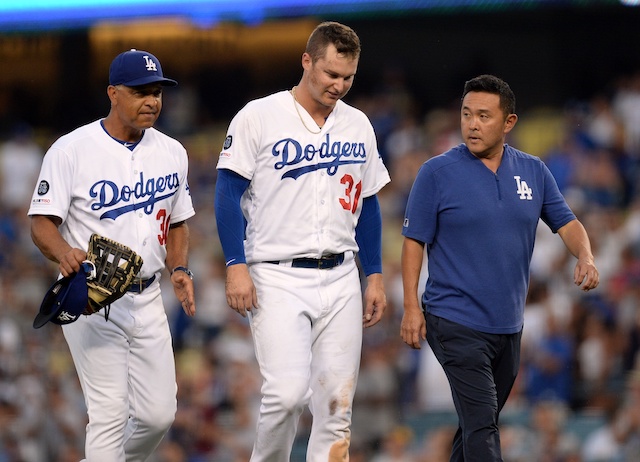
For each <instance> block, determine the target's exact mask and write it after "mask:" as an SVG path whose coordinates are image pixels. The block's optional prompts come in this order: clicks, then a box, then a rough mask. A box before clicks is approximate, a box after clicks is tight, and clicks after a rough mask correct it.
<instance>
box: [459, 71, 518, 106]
mask: <svg viewBox="0 0 640 462" xmlns="http://www.w3.org/2000/svg"><path fill="white" fill-rule="evenodd" d="M470 91H477V92H484V93H492V94H494V95H498V96H499V97H500V109H502V112H504V115H505V117H506V116H508V115H509V114H515V112H516V96H515V95H514V94H513V91H512V90H511V87H509V84H508V83H507V82H505V81H504V80H502V79H499V78H498V77H496V76H495V75H489V74H484V75H479V76H478V77H475V78H473V79H471V80H467V81H466V82H465V84H464V91H463V92H462V99H464V97H465V96H467V93H469V92H470Z"/></svg>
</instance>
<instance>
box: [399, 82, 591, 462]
mask: <svg viewBox="0 0 640 462" xmlns="http://www.w3.org/2000/svg"><path fill="white" fill-rule="evenodd" d="M460 120H461V132H462V137H463V139H464V144H461V145H459V146H456V147H455V148H453V149H451V150H449V151H447V152H445V153H444V154H442V155H439V156H436V157H434V158H432V159H430V160H428V161H427V162H425V163H424V165H422V167H421V169H420V171H419V172H418V175H417V177H416V180H415V182H414V184H413V187H412V190H411V194H410V196H409V200H408V203H407V209H406V214H405V219H404V224H403V228H402V234H403V235H404V237H405V239H404V243H403V248H402V279H403V287H404V316H403V318H402V325H401V336H402V339H403V340H404V342H405V343H406V344H408V345H409V346H411V347H412V348H420V343H421V340H425V339H426V340H427V341H428V343H429V345H430V346H431V348H432V350H433V352H434V354H435V355H436V357H437V358H438V361H439V362H440V364H441V365H442V366H443V368H444V371H445V373H446V375H447V378H448V380H449V384H450V386H451V392H452V396H453V401H454V403H455V406H456V411H457V413H458V419H459V427H458V430H457V432H456V434H455V437H454V440H453V449H452V454H451V459H450V460H451V461H465V462H469V461H481V462H490V461H501V460H502V456H501V452H500V434H499V430H498V416H499V413H500V410H501V409H502V407H503V406H504V404H505V402H506V401H507V398H508V396H509V393H510V392H511V388H512V386H513V383H514V381H515V379H516V375H517V372H518V368H519V363H520V338H521V335H522V327H523V317H524V305H525V298H526V295H527V289H528V283H529V268H530V263H531V255H532V253H533V246H534V241H535V234H536V227H537V225H538V221H539V219H542V220H543V221H544V222H545V223H546V224H547V225H548V226H549V227H550V228H551V230H552V231H553V232H554V233H558V234H559V235H560V237H561V238H562V240H563V242H564V244H565V245H566V247H567V249H568V250H569V251H570V252H571V253H572V254H573V255H574V256H575V257H576V258H577V263H576V267H575V271H574V282H575V284H576V285H577V286H581V288H582V290H585V291H588V290H591V289H594V288H595V287H597V285H598V281H599V275H598V270H597V269H596V266H595V263H594V258H593V254H592V252H591V244H590V241H589V237H588V235H587V232H586V231H585V228H584V226H583V225H582V224H581V223H580V221H579V220H578V219H576V216H575V215H574V214H573V212H572V211H571V209H570V208H569V206H568V205H567V203H566V201H565V200H564V198H563V197H562V195H561V194H560V191H559V190H558V187H557V185H556V182H555V180H554V178H553V176H552V175H551V173H550V171H549V169H548V168H547V167H546V166H545V165H544V163H543V162H542V161H541V160H540V159H539V158H537V157H533V156H531V155H529V154H526V153H524V152H521V151H518V150H516V149H514V148H513V147H511V146H509V145H507V144H505V138H506V135H507V133H509V132H510V131H511V129H512V128H513V127H514V126H515V124H516V122H517V120H518V116H517V115H516V114H515V96H514V94H513V92H512V91H511V88H510V87H509V85H508V84H507V83H506V82H504V81H502V80H501V79H499V78H497V77H495V76H492V75H481V76H479V77H476V78H474V79H472V80H469V81H468V82H466V83H465V86H464V91H463V96H462V108H461V112H460ZM425 245H426V248H427V254H428V270H429V277H428V280H427V284H426V288H425V291H424V294H423V296H422V303H420V301H419V300H418V280H419V277H420V269H421V267H422V260H423V254H424V249H425Z"/></svg>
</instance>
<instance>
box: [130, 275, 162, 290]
mask: <svg viewBox="0 0 640 462" xmlns="http://www.w3.org/2000/svg"><path fill="white" fill-rule="evenodd" d="M155 280H156V275H155V274H154V275H153V276H151V277H150V278H149V279H141V278H135V279H134V280H133V284H131V287H129V289H128V292H133V293H136V294H139V293H142V291H143V290H144V289H146V288H147V287H149V286H150V285H151V283H152V282H153V281H155Z"/></svg>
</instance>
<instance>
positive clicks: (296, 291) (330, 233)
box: [215, 22, 390, 462]
mask: <svg viewBox="0 0 640 462" xmlns="http://www.w3.org/2000/svg"><path fill="white" fill-rule="evenodd" d="M359 56H360V41H359V39H358V36H357V35H356V34H355V32H354V31H353V30H352V29H351V28H349V27H347V26H344V25H342V24H339V23H335V22H326V23H322V24H320V25H319V26H318V27H317V28H316V29H315V30H314V32H313V33H312V34H311V36H310V37H309V41H308V43H307V47H306V50H305V52H304V54H303V55H302V67H303V75H302V78H301V80H300V82H299V83H298V85H296V86H295V87H293V89H291V90H290V91H281V92H278V93H275V94H272V95H270V96H267V97H265V98H261V99H257V100H254V101H252V102H250V103H248V104H247V105H246V106H245V107H244V108H243V109H242V110H240V111H239V113H238V114H237V115H236V116H235V117H234V118H233V120H232V121H231V124H230V126H229V130H228V133H227V137H226V140H225V144H224V147H223V150H222V152H221V154H220V158H219V161H218V165H217V169H218V180H217V183H216V198H215V210H216V219H217V223H218V233H219V237H220V241H221V244H222V247H223V251H224V254H225V258H226V260H227V276H226V277H227V281H226V294H227V302H228V304H229V305H230V306H231V308H233V309H234V310H236V311H238V312H239V313H240V314H242V315H243V316H246V315H248V316H249V319H250V326H251V332H252V335H253V340H254V346H255V353H256V357H257V360H258V363H259V366H260V370H261V373H262V377H263V385H262V395H263V396H262V403H261V407H260V416H259V420H258V423H257V433H256V440H255V442H254V446H253V453H252V456H251V461H252V462H258V461H261V462H262V461H268V462H285V461H288V460H289V457H290V454H291V449H292V446H293V442H294V438H295V436H296V430H297V424H298V418H299V416H300V414H301V413H302V411H303V409H304V407H305V406H306V405H308V406H309V409H310V411H311V413H312V414H313V425H312V429H311V435H310V438H309V443H308V449H307V461H310V462H311V461H323V462H326V461H327V460H336V461H337V460H348V457H349V444H350V439H351V433H350V425H351V409H352V401H353V396H354V392H355V388H356V382H357V378H358V369H359V365H360V353H361V349H362V327H363V325H364V327H370V326H373V325H374V324H376V323H377V322H378V321H379V320H380V318H381V316H382V314H383V312H384V310H385V307H386V297H385V292H384V285H383V281H382V274H381V273H382V261H381V229H382V220H381V215H380V208H379V204H378V200H377V197H376V194H377V193H378V191H380V189H381V188H382V187H383V186H384V185H385V184H387V183H388V182H389V181H390V180H389V174H388V172H387V170H386V168H385V166H384V165H383V163H382V160H381V158H380V155H379V153H378V149H377V145H376V138H375V134H374V131H373V127H372V126H371V123H370V122H369V120H368V119H367V117H366V116H365V115H364V114H363V113H362V112H361V111H359V110H357V109H355V108H353V107H351V106H349V105H347V104H345V103H344V102H343V101H341V98H342V97H344V96H345V95H346V93H347V92H348V91H349V89H350V87H351V85H352V83H353V79H354V76H355V74H356V70H357V66H358V61H359ZM245 220H246V227H245ZM245 237H246V239H245ZM356 256H358V257H359V260H360V263H361V266H362V269H363V272H364V273H365V275H366V276H367V288H366V291H365V295H364V301H365V306H364V309H363V297H362V290H361V282H360V278H359V270H358V267H357V265H356Z"/></svg>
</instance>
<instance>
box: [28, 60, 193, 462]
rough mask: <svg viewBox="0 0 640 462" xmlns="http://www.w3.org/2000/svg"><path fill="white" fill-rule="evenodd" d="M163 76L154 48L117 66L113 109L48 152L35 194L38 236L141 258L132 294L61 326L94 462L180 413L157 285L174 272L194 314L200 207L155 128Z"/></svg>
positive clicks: (130, 446)
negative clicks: (193, 258)
mask: <svg viewBox="0 0 640 462" xmlns="http://www.w3.org/2000/svg"><path fill="white" fill-rule="evenodd" d="M176 84H177V83H176V82H175V81H174V80H171V79H167V78H165V77H164V76H163V73H162V68H161V66H160V62H159V61H158V59H157V58H156V57H155V56H153V55H152V54H151V53H148V52H144V51H138V50H131V51H127V52H124V53H121V54H120V55H118V56H117V57H116V58H115V59H114V60H113V62H112V63H111V67H110V72H109V86H108V87H107V95H108V96H109V100H110V102H111V110H110V112H109V114H108V115H107V117H106V118H104V119H101V120H97V121H94V122H91V123H89V124H87V125H84V126H82V127H80V128H78V129H76V130H74V131H72V132H71V133H68V134H66V135H64V136H62V137H61V138H59V139H58V140H56V141H55V142H54V143H53V145H52V146H51V147H50V148H49V150H48V151H47V153H46V155H45V157H44V160H43V164H42V168H41V172H40V177H39V179H38V183H37V186H36V188H35V191H34V193H33V198H32V200H31V207H30V209H29V212H28V213H29V215H30V216H31V233H32V236H33V241H34V242H35V244H36V245H37V246H38V248H39V249H40V250H41V252H42V253H43V254H44V255H45V256H46V257H48V258H49V259H51V260H53V261H55V262H57V263H59V270H60V273H61V274H62V276H67V275H70V274H73V273H74V272H76V271H78V269H79V267H80V264H81V263H82V261H83V260H85V258H86V249H87V245H88V241H89V237H90V235H91V234H92V233H94V232H95V233H98V234H101V235H103V236H106V237H108V238H111V239H114V240H116V241H118V242H120V243H122V244H125V245H127V246H129V247H130V248H131V249H132V250H134V251H135V252H137V253H138V254H139V255H140V256H141V257H142V259H143V260H144V264H143V265H142V269H141V270H140V273H139V274H138V279H137V280H136V281H135V282H134V284H133V286H132V287H131V289H129V291H128V292H127V293H126V294H125V295H124V296H123V297H122V298H120V299H119V300H117V301H116V302H114V303H113V304H112V306H111V309H110V311H109V316H108V320H106V319H105V315H104V311H105V310H101V311H100V312H99V313H97V314H94V315H91V316H80V319H78V320H77V321H76V322H74V323H71V324H67V325H64V326H63V327H62V329H63V331H64V336H65V339H66V341H67V343H68V345H69V349H70V351H71V355H72V357H73V361H74V364H75V367H76V370H77V373H78V377H79V379H80V384H81V386H82V390H83V393H84V398H85V403H86V405H87V411H88V416H89V423H88V425H87V428H86V444H85V457H86V460H88V461H90V462H114V461H144V460H146V459H147V458H148V457H149V455H150V454H151V453H152V452H153V450H154V449H155V448H156V447H157V445H158V444H159V443H160V441H161V439H162V437H163V436H164V434H165V433H166V431H167V430H168V428H169V426H170V425H171V423H172V422H173V419H174V415H175V411H176V391H177V386H176V377H175V367H174V357H173V350H172V344H171V335H170V332H169V326H168V322H167V316H166V314H165V310H164V306H163V303H162V298H161V294H160V284H159V280H160V276H161V273H162V271H163V269H164V268H165V266H166V267H167V268H169V269H170V272H171V276H170V277H171V282H172V283H173V287H174V290H175V294H176V296H177V298H178V300H180V301H181V302H182V306H183V309H184V310H185V312H186V313H187V314H188V315H193V314H194V313H195V303H194V294H193V281H192V274H191V272H190V271H189V270H188V267H187V254H188V239H189V228H188V226H187V224H186V220H187V219H188V218H189V217H191V216H193V215H194V213H195V212H194V209H193V205H192V202H191V196H190V193H189V186H188V183H187V173H188V159H187V153H186V151H185V149H184V148H183V147H182V145H181V144H180V143H179V142H178V141H176V140H174V139H172V138H170V137H168V136H166V135H164V134H163V133H161V132H159V131H157V130H155V129H154V128H152V126H153V124H154V123H155V121H156V120H157V118H158V115H159V114H160V110H161V108H162V91H163V87H164V86H174V85H176Z"/></svg>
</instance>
